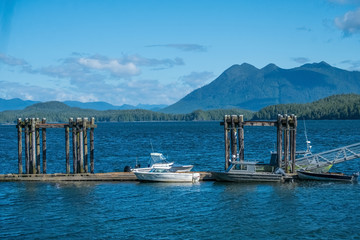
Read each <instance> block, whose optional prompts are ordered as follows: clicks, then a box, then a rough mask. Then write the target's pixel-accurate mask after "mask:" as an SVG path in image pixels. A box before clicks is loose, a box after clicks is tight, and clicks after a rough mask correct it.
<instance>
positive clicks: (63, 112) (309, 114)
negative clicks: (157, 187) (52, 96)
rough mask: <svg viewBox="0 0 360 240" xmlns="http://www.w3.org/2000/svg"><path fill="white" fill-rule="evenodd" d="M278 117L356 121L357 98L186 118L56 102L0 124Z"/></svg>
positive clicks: (0, 116)
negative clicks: (32, 120) (90, 119)
mask: <svg viewBox="0 0 360 240" xmlns="http://www.w3.org/2000/svg"><path fill="white" fill-rule="evenodd" d="M278 114H288V115H290V114H295V115H296V116H297V117H298V118H302V119H313V120H322V119H360V95H359V94H340V95H333V96H330V97H327V98H323V99H321V100H318V101H315V102H312V103H304V104H279V105H272V106H267V107H265V108H263V109H261V110H259V111H258V112H252V111H248V110H243V109H216V110H207V111H203V110H196V111H194V112H192V113H188V114H167V113H161V112H154V111H150V110H142V109H135V110H107V111H97V110H92V109H80V108H75V107H69V106H67V105H66V104H63V103H60V102H46V103H37V104H34V105H32V106H29V107H27V108H25V109H24V110H14V111H4V112H0V123H15V122H16V120H17V119H18V118H22V119H25V118H37V117H39V118H46V119H47V122H67V121H68V120H69V118H70V117H73V118H77V117H95V119H96V121H97V122H134V121H221V120H223V119H224V116H225V115H244V119H245V120H259V119H263V120H274V119H277V115H278Z"/></svg>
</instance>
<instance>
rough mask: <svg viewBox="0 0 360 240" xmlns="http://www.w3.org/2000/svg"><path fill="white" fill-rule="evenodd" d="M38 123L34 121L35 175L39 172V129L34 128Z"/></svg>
mask: <svg viewBox="0 0 360 240" xmlns="http://www.w3.org/2000/svg"><path fill="white" fill-rule="evenodd" d="M38 122H39V119H38V118H37V119H36V122H35V132H36V173H38V174H39V173H41V172H40V129H39V128H37V127H36V124H37V123H38Z"/></svg>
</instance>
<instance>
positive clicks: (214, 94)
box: [0, 62, 360, 114]
mask: <svg viewBox="0 0 360 240" xmlns="http://www.w3.org/2000/svg"><path fill="white" fill-rule="evenodd" d="M348 93H355V94H360V72H359V71H347V70H343V69H340V68H336V67H333V66H331V65H329V64H327V63H326V62H320V63H312V64H305V65H302V66H300V67H296V68H291V69H282V68H280V67H278V66H276V65H275V64H268V65H267V66H265V67H264V68H261V69H258V68H256V67H254V66H252V65H250V64H248V63H243V64H241V65H238V64H236V65H233V66H231V67H230V68H228V69H227V70H225V71H224V72H223V73H222V74H221V75H220V76H219V77H218V78H216V79H215V80H214V81H212V82H211V83H209V84H208V85H205V86H203V87H201V88H198V89H196V90H194V91H193V92H191V93H189V94H188V95H186V96H185V97H184V98H182V99H180V100H179V101H178V102H176V103H174V104H172V105H170V106H166V105H144V104H141V105H137V106H132V105H127V104H124V105H122V106H114V105H112V104H109V103H106V102H87V103H82V102H78V101H64V102H63V103H64V104H66V105H68V106H70V107H77V108H81V109H94V110H99V111H104V110H130V109H144V110H151V111H157V112H162V113H172V114H179V113H180V114H182V113H191V112H193V111H196V110H213V109H245V110H251V111H258V110H260V109H262V108H264V107H266V106H269V105H276V104H288V103H298V104H300V103H310V102H313V101H317V100H319V99H322V98H325V97H328V96H331V95H336V94H348ZM35 103H39V102H37V101H29V100H28V101H23V100H21V99H18V98H15V99H10V100H5V99H1V98H0V112H1V111H5V110H21V109H24V108H25V107H27V106H30V105H32V104H35Z"/></svg>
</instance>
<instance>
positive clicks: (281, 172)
mask: <svg viewBox="0 0 360 240" xmlns="http://www.w3.org/2000/svg"><path fill="white" fill-rule="evenodd" d="M275 173H276V174H281V175H283V176H285V175H286V174H285V171H284V170H283V169H282V168H277V169H276V170H275Z"/></svg>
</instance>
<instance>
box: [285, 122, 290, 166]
mask: <svg viewBox="0 0 360 240" xmlns="http://www.w3.org/2000/svg"><path fill="white" fill-rule="evenodd" d="M285 118H286V119H287V120H289V116H287V115H285ZM289 127H290V126H289V121H287V124H286V127H285V129H284V165H285V172H286V173H289V168H288V167H289V165H288V163H289V130H290V129H289Z"/></svg>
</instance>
